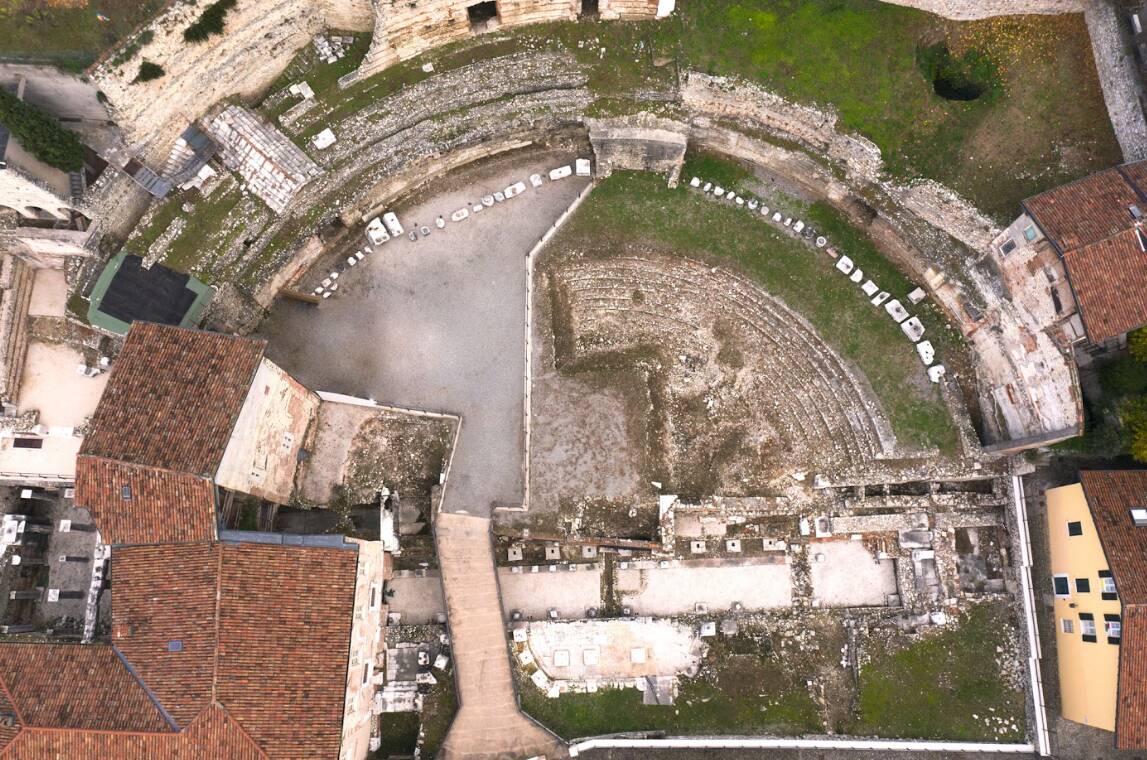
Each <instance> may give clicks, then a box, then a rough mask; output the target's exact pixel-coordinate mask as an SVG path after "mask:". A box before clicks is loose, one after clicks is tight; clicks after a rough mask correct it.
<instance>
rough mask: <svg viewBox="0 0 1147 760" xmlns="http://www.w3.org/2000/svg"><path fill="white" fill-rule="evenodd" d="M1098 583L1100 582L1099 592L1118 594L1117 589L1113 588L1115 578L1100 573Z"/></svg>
mask: <svg viewBox="0 0 1147 760" xmlns="http://www.w3.org/2000/svg"><path fill="white" fill-rule="evenodd" d="M1099 583H1100V591H1099V593H1101V594H1118V593H1119V592H1118V591H1116V590H1115V578H1113V577H1112V576H1110V575H1101V576H1100V577H1099Z"/></svg>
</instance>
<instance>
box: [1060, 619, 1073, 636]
mask: <svg viewBox="0 0 1147 760" xmlns="http://www.w3.org/2000/svg"><path fill="white" fill-rule="evenodd" d="M1059 622H1060V630H1062V631H1063V632H1064V633H1066V634H1073V633H1075V621H1074V620H1072V619H1071V618H1063V619H1062V620H1060V621H1059Z"/></svg>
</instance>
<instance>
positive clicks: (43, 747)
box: [0, 705, 267, 760]
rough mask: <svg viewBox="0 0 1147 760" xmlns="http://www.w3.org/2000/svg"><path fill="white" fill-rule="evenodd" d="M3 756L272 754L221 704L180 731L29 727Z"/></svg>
mask: <svg viewBox="0 0 1147 760" xmlns="http://www.w3.org/2000/svg"><path fill="white" fill-rule="evenodd" d="M0 758H3V760H63V759H65V758H66V759H67V760H72V758H75V759H76V760H79V759H80V758H100V760H103V759H104V758H107V760H222V759H224V758H225V759H226V760H267V755H266V754H265V753H264V752H263V751H262V750H261V749H259V747H258V745H256V744H255V742H254V741H253V740H252V739H251V737H249V736H248V735H247V734H246V732H244V731H243V729H242V728H241V727H240V726H239V724H237V723H236V722H235V721H234V719H232V718H231V717H230V716H229V715H228V714H227V711H226V710H225V709H223V708H222V707H220V706H218V705H213V706H211V707H208V708H206V709H205V710H204V711H203V712H202V713H200V715H199V716H198V717H197V718H196V719H195V720H194V721H193V722H192V723H191V725H190V726H188V727H187V729H186V730H184V731H182V732H180V733H178V734H150V733H141V732H128V731H77V730H66V729H63V730H62V729H24V730H23V731H20V732H19V734H18V736H17V738H16V740H15V741H13V742H12V743H11V744H10V745H8V747H7V749H6V750H5V751H0Z"/></svg>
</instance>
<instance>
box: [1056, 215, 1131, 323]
mask: <svg viewBox="0 0 1147 760" xmlns="http://www.w3.org/2000/svg"><path fill="white" fill-rule="evenodd" d="M1144 209H1145V213H1147V204H1145V205H1144ZM1064 264H1066V266H1067V272H1068V275H1069V276H1070V277H1071V285H1072V288H1073V289H1074V291H1075V297H1076V301H1077V302H1078V303H1079V312H1080V317H1081V318H1082V319H1083V326H1084V328H1086V330H1087V335H1088V337H1089V338H1091V340H1092V341H1094V342H1100V341H1103V340H1106V339H1108V338H1112V337H1114V336H1116V335H1122V334H1123V333H1125V332H1128V331H1129V330H1134V329H1135V328H1137V327H1140V326H1141V325H1144V324H1147V252H1145V251H1144V250H1143V249H1142V248H1140V247H1139V241H1138V239H1137V236H1136V233H1135V230H1134V229H1130V230H1126V231H1124V232H1121V233H1119V234H1118V235H1115V236H1114V237H1111V238H1108V239H1107V240H1103V241H1101V242H1098V243H1094V244H1092V245H1089V246H1087V247H1086V248H1082V249H1079V250H1076V251H1072V252H1070V253H1068V254H1066V255H1065V256H1064Z"/></svg>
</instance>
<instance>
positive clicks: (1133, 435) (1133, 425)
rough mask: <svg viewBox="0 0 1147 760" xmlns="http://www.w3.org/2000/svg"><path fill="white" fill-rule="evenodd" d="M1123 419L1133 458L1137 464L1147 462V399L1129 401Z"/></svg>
mask: <svg viewBox="0 0 1147 760" xmlns="http://www.w3.org/2000/svg"><path fill="white" fill-rule="evenodd" d="M1122 417H1123V424H1124V426H1125V427H1126V428H1127V437H1128V439H1129V444H1130V446H1129V448H1130V450H1131V456H1132V458H1133V459H1135V461H1137V462H1147V397H1141V398H1137V399H1134V400H1133V401H1129V402H1128V403H1127V405H1126V406H1125V407H1124V409H1123V414H1122Z"/></svg>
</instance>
